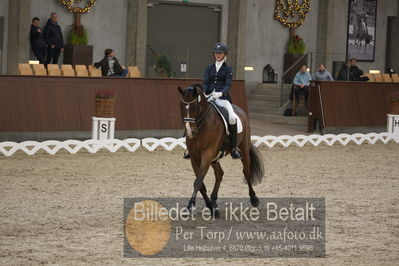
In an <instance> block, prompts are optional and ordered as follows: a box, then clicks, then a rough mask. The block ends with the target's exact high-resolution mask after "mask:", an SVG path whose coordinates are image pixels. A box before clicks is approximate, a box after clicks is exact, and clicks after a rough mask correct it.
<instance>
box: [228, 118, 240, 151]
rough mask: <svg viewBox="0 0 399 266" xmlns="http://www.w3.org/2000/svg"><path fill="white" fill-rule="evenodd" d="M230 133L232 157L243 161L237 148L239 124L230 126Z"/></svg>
mask: <svg viewBox="0 0 399 266" xmlns="http://www.w3.org/2000/svg"><path fill="white" fill-rule="evenodd" d="M229 131H230V147H231V157H232V158H233V159H241V157H242V155H241V151H240V150H239V149H238V148H237V124H235V125H229Z"/></svg>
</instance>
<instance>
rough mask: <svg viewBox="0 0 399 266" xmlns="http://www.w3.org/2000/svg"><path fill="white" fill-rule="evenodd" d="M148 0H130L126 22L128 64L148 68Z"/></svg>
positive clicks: (141, 70) (141, 69)
mask: <svg viewBox="0 0 399 266" xmlns="http://www.w3.org/2000/svg"><path fill="white" fill-rule="evenodd" d="M146 50H147V1H146V0H129V1H128V4H127V23H126V65H127V66H138V68H139V69H140V72H141V73H142V75H144V74H145V70H146Z"/></svg>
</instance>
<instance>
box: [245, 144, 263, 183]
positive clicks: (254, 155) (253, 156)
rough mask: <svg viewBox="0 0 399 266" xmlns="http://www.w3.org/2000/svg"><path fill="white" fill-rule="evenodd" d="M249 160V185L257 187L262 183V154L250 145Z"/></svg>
mask: <svg viewBox="0 0 399 266" xmlns="http://www.w3.org/2000/svg"><path fill="white" fill-rule="evenodd" d="M249 158H250V160H251V165H250V169H251V183H252V185H257V184H259V183H261V182H262V179H263V176H264V174H265V168H264V166H263V160H262V159H263V157H262V154H261V153H260V152H259V150H258V149H257V148H256V147H255V146H254V145H253V144H251V148H250V149H249Z"/></svg>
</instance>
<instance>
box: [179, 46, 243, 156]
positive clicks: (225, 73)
mask: <svg viewBox="0 0 399 266" xmlns="http://www.w3.org/2000/svg"><path fill="white" fill-rule="evenodd" d="M212 52H213V55H214V57H215V63H213V64H211V65H209V66H208V67H207V68H206V69H205V73H204V81H203V83H202V87H203V90H204V92H205V94H206V95H207V96H211V95H212V97H211V98H213V99H214V100H215V102H216V104H217V105H218V106H222V107H224V108H225V109H226V110H227V111H228V112H229V119H228V121H227V122H228V124H229V132H230V147H231V157H232V158H233V159H240V158H241V157H242V155H241V151H240V150H239V149H238V148H237V119H236V116H235V114H234V110H233V107H232V105H231V97H230V95H229V90H230V87H231V81H232V79H233V69H232V67H231V66H228V65H227V63H226V59H227V58H226V55H227V47H226V45H225V44H223V43H217V44H215V46H214V47H213V49H212ZM183 158H185V159H189V158H190V154H189V153H188V151H187V150H186V151H185V153H184V156H183Z"/></svg>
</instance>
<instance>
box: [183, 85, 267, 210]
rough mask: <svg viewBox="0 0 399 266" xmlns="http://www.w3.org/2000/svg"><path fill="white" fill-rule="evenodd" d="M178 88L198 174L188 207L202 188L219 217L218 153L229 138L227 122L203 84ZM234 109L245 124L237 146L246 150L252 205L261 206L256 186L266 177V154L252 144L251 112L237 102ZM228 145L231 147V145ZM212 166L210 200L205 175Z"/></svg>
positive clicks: (244, 159)
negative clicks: (247, 111) (248, 113)
mask: <svg viewBox="0 0 399 266" xmlns="http://www.w3.org/2000/svg"><path fill="white" fill-rule="evenodd" d="M178 91H179V92H180V94H181V102H180V111H181V116H182V120H183V123H184V126H185V135H186V145H187V149H188V151H189V153H190V156H191V165H192V168H193V170H194V173H195V181H194V191H193V194H192V195H191V198H190V200H189V202H188V206H187V208H188V209H189V210H190V211H191V209H192V207H193V206H194V205H195V200H196V196H197V193H198V191H199V192H200V193H201V194H202V196H203V198H204V200H205V204H206V207H207V208H209V209H210V210H211V212H212V213H213V214H216V215H217V216H218V213H217V212H218V210H217V203H216V201H217V198H218V192H219V187H220V183H221V182H222V178H223V174H224V172H223V169H222V167H221V166H220V163H219V160H218V159H219V158H218V155H219V154H220V151H221V149H222V146H223V144H224V142H225V139H226V137H227V134H226V130H225V126H224V122H223V120H222V118H221V117H220V115H219V113H218V111H217V110H216V109H215V107H214V106H213V105H212V104H211V103H210V102H209V101H208V97H207V96H206V95H205V93H204V92H203V90H202V87H201V85H199V84H195V85H192V86H190V87H188V88H185V89H184V90H183V89H182V88H181V87H178ZM233 109H234V112H235V113H236V114H237V115H238V117H239V119H240V120H241V122H242V125H243V131H242V132H241V133H240V134H238V135H237V147H238V148H239V149H240V150H241V152H242V158H241V162H242V165H243V173H244V176H245V179H244V182H245V183H247V184H248V189H249V197H250V201H251V204H252V206H254V207H257V206H258V205H259V199H258V197H257V196H256V194H255V191H254V189H253V187H252V186H253V185H256V184H258V183H260V182H261V181H262V179H263V175H264V166H263V162H262V156H261V154H260V152H259V151H258V150H257V149H256V147H255V146H254V145H253V144H252V143H251V129H250V126H249V120H248V118H247V115H246V114H245V112H244V111H243V110H242V109H241V108H239V107H238V106H236V105H233ZM227 139H228V138H227ZM225 146H226V145H225ZM227 146H228V147H230V145H227ZM226 152H227V153H226V155H227V154H229V153H230V152H231V148H227V150H226ZM210 166H212V168H213V170H214V174H215V185H214V187H213V191H212V194H211V198H210V199H209V197H208V195H207V190H206V187H205V184H204V178H205V175H206V174H207V172H208V170H209V167H210Z"/></svg>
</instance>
